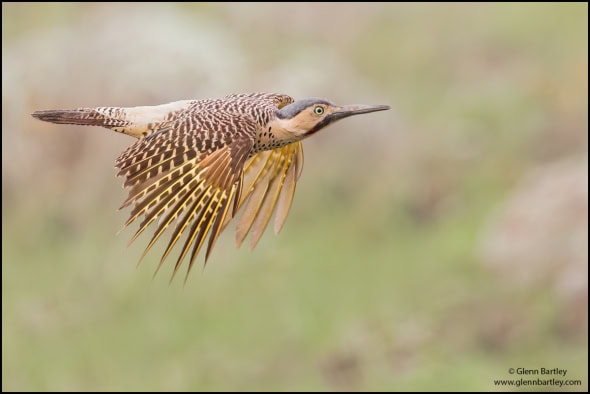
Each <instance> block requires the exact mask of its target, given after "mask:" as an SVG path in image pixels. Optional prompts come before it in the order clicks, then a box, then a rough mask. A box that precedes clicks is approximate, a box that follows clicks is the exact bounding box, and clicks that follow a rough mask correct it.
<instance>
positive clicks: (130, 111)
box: [32, 100, 193, 138]
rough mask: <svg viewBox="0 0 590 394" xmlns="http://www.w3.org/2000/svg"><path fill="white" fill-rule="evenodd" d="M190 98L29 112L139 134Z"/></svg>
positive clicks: (171, 117)
mask: <svg viewBox="0 0 590 394" xmlns="http://www.w3.org/2000/svg"><path fill="white" fill-rule="evenodd" d="M192 102H193V101H189V100H183V101H176V102H173V103H169V104H163V105H155V106H146V107H129V108H122V107H97V108H78V109H69V110H63V109H57V110H43V111H35V112H33V113H32V116H33V117H34V118H37V119H40V120H43V121H45V122H51V123H57V124H74V125H83V126H102V127H106V128H108V129H111V130H114V131H117V132H119V133H124V134H128V135H131V136H133V137H137V138H141V137H143V136H146V135H147V134H149V133H151V132H152V131H155V130H157V129H159V128H161V127H162V126H163V125H164V123H165V122H167V121H171V120H174V119H175V118H176V115H177V114H178V113H179V112H181V111H183V110H185V109H187V108H188V107H189V106H190V104H191V103H192Z"/></svg>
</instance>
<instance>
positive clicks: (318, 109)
mask: <svg viewBox="0 0 590 394" xmlns="http://www.w3.org/2000/svg"><path fill="white" fill-rule="evenodd" d="M313 113H314V114H316V115H321V114H323V113H324V107H320V106H319V105H318V106H317V107H315V108H314V109H313Z"/></svg>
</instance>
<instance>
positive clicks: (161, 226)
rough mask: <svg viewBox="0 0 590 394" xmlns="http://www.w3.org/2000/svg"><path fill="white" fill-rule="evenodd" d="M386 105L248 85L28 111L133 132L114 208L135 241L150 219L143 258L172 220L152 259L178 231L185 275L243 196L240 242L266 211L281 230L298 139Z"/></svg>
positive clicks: (258, 231)
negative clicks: (145, 102)
mask: <svg viewBox="0 0 590 394" xmlns="http://www.w3.org/2000/svg"><path fill="white" fill-rule="evenodd" d="M388 108H389V107H387V106H336V105H334V104H332V103H330V102H328V101H326V100H323V99H306V100H300V101H294V100H293V99H292V98H291V97H289V96H287V95H283V94H267V93H251V94H233V95H229V96H226V97H225V98H223V99H208V100H184V101H176V102H173V103H169V104H164V105H160V106H147V107H133V108H118V107H100V108H82V109H76V110H50V111H37V112H35V113H33V116H34V117H36V118H38V119H41V120H44V121H48V122H52V123H58V124H78V125H94V126H103V127H106V128H109V129H112V130H114V131H117V132H121V133H125V134H128V135H131V136H133V137H136V138H138V141H137V142H135V143H134V144H133V145H131V146H130V147H129V148H127V149H126V150H125V151H124V152H123V153H122V154H121V155H120V156H119V157H118V158H117V160H116V162H115V166H116V167H117V168H118V170H119V171H118V174H117V175H118V176H124V177H125V182H124V186H125V187H128V188H129V195H128V197H127V199H126V200H125V201H124V202H123V204H122V205H121V209H122V208H125V207H128V206H132V210H131V213H130V216H129V218H128V220H127V221H126V222H125V225H124V228H125V227H127V226H128V225H130V224H131V223H133V222H134V221H136V220H137V219H139V218H140V217H141V218H143V219H142V221H141V223H140V224H139V229H138V230H137V232H136V233H135V235H134V236H133V237H132V239H131V242H133V241H134V240H135V239H136V238H137V237H138V236H139V235H140V234H142V233H143V232H144V231H145V230H146V229H147V228H148V227H149V226H150V225H151V224H152V223H154V222H157V227H156V230H155V232H154V234H153V236H152V238H151V240H150V242H149V243H148V246H147V247H146V249H145V251H144V253H143V255H142V258H143V257H144V256H145V255H146V254H147V252H148V251H149V250H150V249H151V248H152V246H153V245H154V244H155V243H156V241H157V240H158V239H159V238H160V237H161V235H162V234H163V233H164V231H165V230H166V229H167V228H173V231H172V234H171V237H170V240H169V242H168V245H167V247H166V249H165V251H164V253H163V255H162V257H161V259H160V263H159V265H158V269H159V267H160V266H161V265H162V263H163V262H164V260H165V259H166V258H167V257H168V256H169V254H170V252H171V251H172V249H173V247H174V246H175V245H176V243H177V242H178V240H179V239H180V237H181V236H182V235H183V234H185V233H186V234H187V237H186V240H185V242H184V244H183V246H182V247H181V251H180V255H179V257H178V258H177V260H176V265H175V268H174V273H173V277H174V274H175V273H176V272H177V270H178V268H179V267H180V265H181V264H182V261H183V260H184V259H185V257H186V256H187V254H188V252H189V248H190V247H191V246H192V251H191V255H190V258H189V265H188V269H187V276H188V273H189V272H190V270H191V268H192V266H193V263H194V261H195V258H196V256H197V255H198V253H199V251H200V250H201V247H202V246H203V243H204V241H205V238H206V237H207V235H209V241H208V244H207V249H206V255H205V261H207V259H208V257H209V255H210V253H211V250H212V249H213V246H214V245H215V241H216V240H217V237H218V236H219V234H220V233H221V231H223V229H224V228H225V227H226V226H227V224H228V223H229V222H230V220H231V219H232V218H233V217H234V215H235V214H236V212H237V211H238V210H239V209H240V208H241V207H242V206H244V212H243V214H242V216H241V218H240V220H239V222H238V225H237V231H236V241H237V244H238V246H239V245H241V243H242V242H243V241H244V239H245V238H246V236H247V235H248V233H250V232H251V248H254V247H255V246H256V244H257V242H258V241H259V239H260V237H261V236H262V234H263V232H264V230H265V228H266V227H267V225H268V223H269V221H270V218H271V216H272V214H273V212H275V223H274V231H275V233H278V232H279V231H280V230H281V228H282V227H283V225H284V223H285V220H286V218H287V216H288V213H289V210H290V207H291V202H292V200H293V195H294V193H295V185H296V182H297V180H298V179H299V177H300V176H301V172H302V168H303V150H302V146H301V142H300V141H301V139H303V138H305V137H306V136H307V135H309V134H308V133H315V132H316V131H318V130H319V129H320V128H323V127H325V126H327V125H328V124H330V123H332V122H334V121H336V120H338V119H341V118H344V117H347V116H350V115H355V114H360V113H367V112H373V111H379V110H385V109H388ZM173 223H174V225H173ZM187 230H188V231H187ZM140 261H141V260H140ZM185 280H186V277H185Z"/></svg>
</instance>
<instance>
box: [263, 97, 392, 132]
mask: <svg viewBox="0 0 590 394" xmlns="http://www.w3.org/2000/svg"><path fill="white" fill-rule="evenodd" d="M389 108H390V107H389V106H388V105H343V106H340V105H336V104H334V103H331V102H329V101H327V100H324V99H319V98H309V99H303V100H297V101H295V102H293V103H291V104H289V105H286V106H284V107H283V108H281V109H279V110H278V111H277V113H276V115H277V116H276V119H275V120H274V121H273V122H272V123H273V124H272V127H273V129H274V128H276V132H279V133H285V134H288V136H289V137H291V138H295V139H298V140H299V139H303V138H305V137H308V136H310V135H312V134H314V133H317V132H318V131H320V130H321V129H323V128H324V127H326V126H328V125H330V124H332V123H334V122H336V121H337V120H340V119H344V118H347V117H349V116H353V115H360V114H366V113H369V112H375V111H384V110H387V109H389Z"/></svg>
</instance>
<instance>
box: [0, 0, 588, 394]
mask: <svg viewBox="0 0 590 394" xmlns="http://www.w3.org/2000/svg"><path fill="white" fill-rule="evenodd" d="M252 91H268V92H280V93H286V94H289V95H291V96H293V97H295V98H304V97H314V96H315V97H317V96H319V97H325V98H328V99H330V100H332V101H334V102H336V103H339V104H354V103H365V104H389V105H391V106H392V108H393V110H392V111H388V112H381V113H377V114H371V115H366V116H362V117H358V118H354V119H348V120H346V121H342V122H340V123H338V124H337V125H336V126H332V127H330V128H329V129H327V130H326V131H323V132H322V133H319V134H318V135H316V136H314V137H313V138H311V139H309V140H306V141H305V142H304V149H305V158H306V163H305V167H304V171H303V176H302V178H301V179H300V182H299V184H298V187H297V192H296V197H295V200H294V205H293V208H292V211H291V215H290V218H289V220H288V221H287V223H286V225H285V228H284V229H283V231H282V233H281V234H280V235H279V236H274V235H273V234H272V232H271V231H267V234H265V236H264V237H263V239H262V241H261V242H260V244H259V245H258V247H257V248H256V249H255V250H254V251H252V252H251V251H249V250H248V249H247V247H244V248H242V249H239V250H237V249H236V248H235V246H234V233H233V231H234V228H233V227H232V226H230V227H229V228H228V231H226V232H225V233H224V234H223V235H222V236H221V237H220V239H219V240H218V242H217V246H216V249H215V250H214V253H213V254H212V257H211V259H210V261H209V262H208V265H207V267H206V269H205V270H202V269H195V270H193V272H192V274H191V276H190V278H189V280H188V282H187V284H186V286H184V287H183V285H182V280H178V279H177V280H176V281H174V282H173V283H172V285H170V286H169V285H168V277H169V274H170V272H171V269H172V264H171V263H170V262H169V264H168V265H166V266H165V267H163V269H162V270H161V271H160V273H159V274H158V275H157V276H156V277H155V279H152V273H153V271H154V269H155V267H156V264H157V261H158V259H159V254H158V251H157V250H156V251H154V252H152V253H151V254H150V255H149V256H148V258H147V259H146V260H145V261H144V262H143V263H142V265H141V266H140V267H139V268H136V261H137V259H138V258H139V256H140V255H141V251H142V249H143V246H144V245H145V243H146V242H147V239H146V238H142V239H140V240H139V241H138V242H136V243H135V244H134V245H132V246H131V247H129V248H127V247H126V243H127V241H128V239H129V238H130V237H131V235H132V234H133V231H134V230H133V229H130V230H126V231H124V232H123V233H122V234H120V235H119V236H116V235H115V234H116V231H117V230H118V229H119V228H120V227H121V225H122V224H123V223H124V221H125V219H126V216H127V214H128V212H127V211H125V212H119V211H117V210H116V208H117V207H118V206H119V205H120V203H121V202H122V201H123V199H124V198H125V196H126V193H125V191H124V190H122V188H121V186H120V185H121V183H122V180H121V179H116V178H115V176H114V175H115V171H114V169H113V165H114V159H115V158H116V157H117V155H118V154H119V152H120V151H121V150H123V149H124V148H125V147H126V146H128V145H129V144H131V143H132V139H131V138H129V137H126V136H124V135H120V134H115V133H112V132H109V131H108V130H106V129H100V128H83V127H75V126H69V127H66V126H56V125H51V124H46V123H42V122H39V121H36V120H35V119H33V118H31V117H30V115H29V114H30V113H31V112H32V111H34V110H37V109H51V108H75V107H92V106H136V105H155V104H161V103H165V102H169V101H175V100H179V99H186V98H214V97H222V96H225V95H227V94H230V93H239V92H252ZM587 97H588V5H587V4H585V3H584V4H582V3H580V4H473V5H462V4H452V5H451V4H437V5H433V4H372V3H367V4H353V3H351V4H348V3H347V4H337V3H334V4H333V3H331V4H256V3H254V4H229V3H226V4H194V5H184V4H149V5H148V4H121V5H115V4H75V3H74V4H16V3H15V4H7V3H2V388H3V390H73V391H76V390H111V391H112V390H344V389H347V390H499V391H505V390H513V389H517V388H516V387H514V386H506V387H502V386H495V385H494V383H493V380H494V379H509V378H520V377H525V378H527V377H530V376H522V375H510V374H509V372H508V370H509V368H518V367H524V368H528V369H537V368H541V367H544V368H561V369H567V371H568V373H567V376H566V377H565V379H575V380H580V381H581V385H578V386H568V387H564V388H562V389H561V390H568V391H576V390H587V389H588V325H587V319H588V315H587V313H588V312H587V310H588V285H587V275H588V232H587V226H588V221H587V214H588V193H587V188H588V181H587V178H588V162H587V152H588V98H587ZM202 259H203V257H202V256H201V257H200V258H199V260H198V263H199V264H200V265H201V267H202ZM537 377H539V378H562V377H560V376H554V375H553V376H551V375H550V376H533V378H537ZM538 388H541V389H551V390H560V388H559V387H556V386H550V387H538ZM520 389H527V390H530V389H531V387H530V386H527V387H521V388H520Z"/></svg>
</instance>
